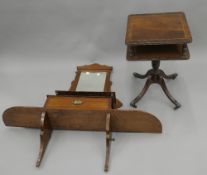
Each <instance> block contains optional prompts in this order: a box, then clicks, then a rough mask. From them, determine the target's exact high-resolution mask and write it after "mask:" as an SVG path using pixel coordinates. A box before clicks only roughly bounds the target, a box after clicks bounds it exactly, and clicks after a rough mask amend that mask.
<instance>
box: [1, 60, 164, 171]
mask: <svg viewBox="0 0 207 175" xmlns="http://www.w3.org/2000/svg"><path fill="white" fill-rule="evenodd" d="M77 70H78V71H79V73H78V75H77V76H76V78H75V80H74V81H73V83H72V85H71V88H70V90H72V91H59V90H58V91H55V93H56V95H48V96H47V99H46V102H45V104H44V107H12V108H9V109H7V110H6V111H5V112H4V113H3V121H4V124H5V125H6V126H14V127H27V128H39V129H40V149H39V156H38V159H37V162H36V167H39V166H40V164H41V161H42V159H43V156H44V153H45V150H46V147H47V145H48V142H49V140H50V137H51V133H52V130H53V129H62V130H79V131H104V132H105V133H106V160H105V167H104V170H105V171H108V167H109V156H110V146H111V141H112V140H113V139H112V132H144V133H161V132H162V126H161V123H160V121H159V120H158V119H157V118H156V117H155V116H153V115H152V114H149V113H146V112H143V111H127V110H116V109H117V108H119V107H121V105H122V103H121V102H120V101H119V100H117V99H116V95H115V92H111V91H110V90H111V81H110V74H111V71H112V67H109V66H104V65H98V64H93V65H87V66H79V67H78V68H77ZM81 71H107V78H106V81H105V90H104V92H85V91H84V92H78V91H75V89H76V86H77V83H78V79H79V76H80V73H81ZM73 90H74V91H73Z"/></svg>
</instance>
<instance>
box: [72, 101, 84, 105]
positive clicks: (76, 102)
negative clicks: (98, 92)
mask: <svg viewBox="0 0 207 175" xmlns="http://www.w3.org/2000/svg"><path fill="white" fill-rule="evenodd" d="M73 104H74V105H81V104H83V101H81V100H74V101H73Z"/></svg>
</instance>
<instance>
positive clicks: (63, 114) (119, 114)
mask: <svg viewBox="0 0 207 175" xmlns="http://www.w3.org/2000/svg"><path fill="white" fill-rule="evenodd" d="M45 111H46V112H47V115H48V117H49V120H50V125H51V128H52V129H66V130H80V131H105V130H106V129H105V127H106V115H107V114H108V113H110V115H111V131H113V132H144V133H161V132H162V126H161V123H160V121H159V120H158V119H157V118H156V117H155V116H154V115H152V114H150V113H147V112H143V111H139V110H113V109H111V110H63V109H45V108H41V107H39V108H37V107H12V108H9V109H7V110H6V111H5V112H4V114H3V121H4V123H5V125H6V126H15V127H27V128H40V118H41V114H42V112H45Z"/></svg>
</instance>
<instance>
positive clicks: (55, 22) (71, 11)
mask: <svg viewBox="0 0 207 175" xmlns="http://www.w3.org/2000/svg"><path fill="white" fill-rule="evenodd" d="M206 7H207V1H204V0H197V1H193V0H183V1H182V2H181V1H178V0H176V1H161V0H157V1H152V0H146V1H144V2H134V1H130V2H126V1H123V0H121V1H118V0H112V1H95V0H88V1H84V2H83V1H80V0H78V1H77V0H76V1H75V0H70V1H64V0H60V1H54V0H51V1H32V0H27V1H25V0H17V1H14V0H2V1H1V2H0V26H1V27H0V80H1V85H0V102H1V103H0V104H1V105H0V113H3V111H4V110H5V109H6V108H8V107H11V106H17V105H18V106H24V105H26V106H42V105H43V104H44V101H45V98H46V94H54V90H57V89H58V90H67V89H68V88H69V86H70V82H71V81H72V80H73V79H74V76H75V70H76V66H77V65H84V64H91V63H95V62H97V63H100V64H107V65H111V66H113V68H114V70H113V74H112V77H111V80H112V81H113V85H112V89H113V90H114V91H115V92H116V93H117V97H118V98H119V99H120V100H121V101H122V102H123V104H124V106H123V109H132V108H131V107H130V106H129V102H130V101H131V100H132V99H133V97H135V96H136V94H137V93H138V92H139V91H140V90H141V88H142V87H143V85H144V81H143V80H138V79H135V78H133V76H132V73H133V72H134V71H137V72H139V73H145V72H146V71H147V69H149V68H150V62H128V61H126V57H125V55H126V47H125V45H124V37H125V31H126V22H127V15H128V14H131V13H148V12H164V11H184V12H185V13H186V16H187V19H188V22H189V26H190V28H191V32H192V35H193V43H192V44H190V45H189V49H190V52H191V59H190V60H188V61H166V62H164V61H163V62H162V63H161V68H162V69H163V70H165V72H166V73H174V72H177V73H178V74H179V76H178V78H177V79H176V80H173V81H167V86H168V87H169V89H170V91H171V93H172V95H173V96H174V97H175V98H176V99H177V100H178V101H179V102H180V103H181V104H182V107H181V108H180V109H178V110H177V111H174V110H173V105H172V104H171V102H170V101H169V100H168V99H167V98H166V97H165V95H164V93H163V92H162V91H161V89H160V87H159V86H158V85H153V86H152V87H151V88H150V89H149V91H148V93H147V94H146V96H145V97H144V98H143V99H142V100H141V101H140V103H139V104H138V108H139V109H140V110H144V111H147V112H150V113H153V114H154V115H155V116H157V117H158V118H159V119H160V121H161V122H162V125H163V133H162V134H139V133H114V134H113V136H114V137H115V139H116V141H115V142H113V143H112V150H111V157H110V171H109V173H108V174H113V175H115V174H117V175H122V174H123V175H125V174H142V175H166V174H168V175H175V174H177V175H183V174H188V175H195V174H196V175H206V173H207V166H206V162H207V139H206V137H207V127H206V123H207V116H206V106H207V102H206V95H207V92H206V89H207V81H206V75H207V69H206V66H207V61H206V55H207V50H206V43H207V37H206V31H207V30H206V29H207V25H206V15H207V11H206ZM198 75H199V76H198ZM104 139H105V135H104V133H101V132H99V133H97V132H77V131H54V132H53V135H52V138H51V140H50V143H49V145H48V148H47V151H46V153H45V157H44V160H43V162H42V166H41V167H40V168H39V169H37V168H35V162H36V159H37V155H38V150H39V131H38V130H33V129H26V128H9V127H5V126H4V124H3V122H2V121H0V140H1V142H0V155H1V158H0V174H2V175H12V174H21V175H26V174H31V175H33V174H34V175H35V174H51V175H52V174H54V175H55V174H60V173H61V174H63V175H64V174H83V173H84V174H88V175H91V174H105V173H104V172H103V166H104V158H105V140H104Z"/></svg>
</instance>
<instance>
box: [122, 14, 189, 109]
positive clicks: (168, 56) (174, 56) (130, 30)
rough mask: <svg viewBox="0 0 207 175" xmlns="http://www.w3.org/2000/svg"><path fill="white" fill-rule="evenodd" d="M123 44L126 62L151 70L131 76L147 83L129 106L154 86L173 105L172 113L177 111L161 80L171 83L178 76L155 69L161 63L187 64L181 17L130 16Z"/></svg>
mask: <svg viewBox="0 0 207 175" xmlns="http://www.w3.org/2000/svg"><path fill="white" fill-rule="evenodd" d="M125 42H126V45H127V60H128V61H151V62H152V69H150V70H149V71H148V72H147V73H146V74H144V75H141V74H138V73H136V72H135V73H133V75H134V77H135V78H140V79H145V78H147V81H146V83H145V86H144V88H143V89H142V91H141V93H140V94H139V95H138V96H137V97H136V98H135V99H134V100H132V101H131V103H130V105H131V106H132V107H136V103H137V102H138V101H139V100H140V99H141V98H142V97H143V96H144V94H145V93H146V91H147V90H148V88H149V86H150V85H151V84H152V83H157V84H159V85H160V86H161V87H162V90H163V91H164V93H165V95H166V96H167V97H168V98H169V100H170V101H171V102H172V103H173V104H174V105H175V108H174V109H177V108H179V107H181V104H180V103H178V102H177V100H175V98H174V97H173V96H172V95H171V94H170V92H169V91H168V89H167V86H166V84H165V79H172V80H174V79H175V78H176V77H177V75H178V74H177V73H174V74H170V75H166V74H165V73H164V71H163V70H161V69H159V66H160V61H161V60H187V59H189V57H190V54H189V50H188V47H187V43H190V42H192V37H191V33H190V30H189V27H188V24H187V21H186V18H185V15H184V13H182V12H174V13H156V14H138V15H130V16H129V17H128V25H127V33H126V40H125Z"/></svg>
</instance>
